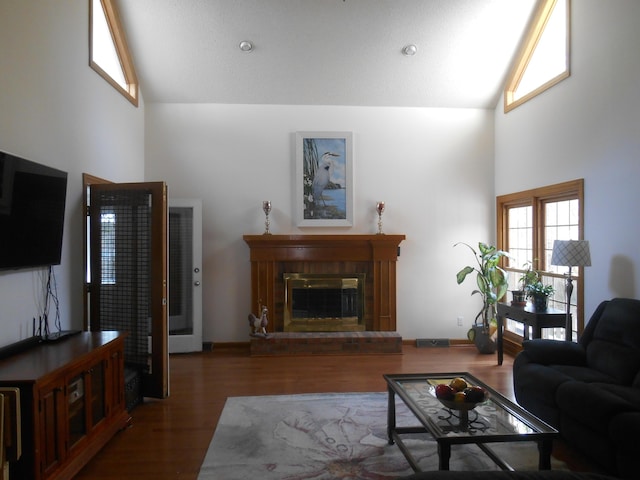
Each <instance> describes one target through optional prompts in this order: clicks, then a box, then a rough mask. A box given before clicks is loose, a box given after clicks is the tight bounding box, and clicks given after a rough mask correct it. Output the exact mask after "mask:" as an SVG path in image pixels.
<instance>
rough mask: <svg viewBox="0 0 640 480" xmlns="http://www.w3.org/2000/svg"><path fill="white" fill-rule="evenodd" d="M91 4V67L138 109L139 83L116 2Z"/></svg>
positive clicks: (92, 0) (99, 0) (96, 0)
mask: <svg viewBox="0 0 640 480" xmlns="http://www.w3.org/2000/svg"><path fill="white" fill-rule="evenodd" d="M89 1H90V5H91V8H90V9H89V10H90V13H89V17H90V18H89V25H90V26H91V28H90V34H89V51H90V59H89V65H91V68H93V69H94V70H95V71H96V72H98V73H99V74H100V75H101V76H102V77H103V78H104V79H105V80H106V81H107V82H109V83H110V84H111V85H112V86H113V87H114V88H115V89H116V90H118V91H119V92H120V93H122V94H123V95H124V96H125V97H126V98H127V99H128V100H129V101H130V102H131V103H133V104H134V105H135V106H138V79H137V77H136V73H135V69H134V68H133V61H132V60H131V55H130V53H129V48H128V46H127V41H126V38H125V35H124V30H123V28H122V25H121V23H120V18H119V16H118V12H117V10H116V6H115V2H114V0H89Z"/></svg>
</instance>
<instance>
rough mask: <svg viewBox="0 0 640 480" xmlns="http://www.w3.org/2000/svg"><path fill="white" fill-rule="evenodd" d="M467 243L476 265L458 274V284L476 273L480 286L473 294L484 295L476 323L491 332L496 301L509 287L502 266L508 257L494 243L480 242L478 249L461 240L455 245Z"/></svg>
mask: <svg viewBox="0 0 640 480" xmlns="http://www.w3.org/2000/svg"><path fill="white" fill-rule="evenodd" d="M458 245H465V246H466V247H467V248H469V250H471V252H472V253H473V255H474V257H475V260H476V263H477V265H476V266H471V265H467V266H466V267H464V268H463V269H462V270H460V271H459V272H458V273H457V274H456V280H457V282H458V285H460V284H461V283H462V282H464V281H465V279H466V278H467V276H468V275H470V274H473V273H475V274H476V284H477V286H478V288H477V289H476V290H473V291H472V292H471V295H476V294H478V295H480V296H481V297H482V309H481V310H480V312H478V315H476V318H475V320H474V325H480V324H481V325H482V329H483V331H485V332H489V329H490V326H491V324H492V323H495V317H496V303H498V300H500V298H502V297H503V296H504V295H505V293H506V292H507V289H508V288H509V284H508V277H507V274H506V272H505V271H504V270H503V269H502V268H501V267H500V260H501V259H502V257H508V256H509V254H508V253H507V252H505V251H502V250H498V249H497V248H496V247H494V246H492V245H487V244H486V243H482V242H479V243H478V251H476V250H475V249H474V248H473V247H471V245H469V244H467V243H464V242H459V243H456V244H455V245H454V247H456V246H458Z"/></svg>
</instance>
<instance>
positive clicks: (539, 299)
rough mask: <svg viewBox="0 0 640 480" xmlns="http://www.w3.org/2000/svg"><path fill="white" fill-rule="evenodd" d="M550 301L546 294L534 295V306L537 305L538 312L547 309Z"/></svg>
mask: <svg viewBox="0 0 640 480" xmlns="http://www.w3.org/2000/svg"><path fill="white" fill-rule="evenodd" d="M548 302H549V297H546V296H534V297H533V306H534V307H535V309H536V311H537V312H544V311H545V310H546V309H547V304H548Z"/></svg>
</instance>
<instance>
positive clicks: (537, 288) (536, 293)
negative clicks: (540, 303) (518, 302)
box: [525, 280, 555, 297]
mask: <svg viewBox="0 0 640 480" xmlns="http://www.w3.org/2000/svg"><path fill="white" fill-rule="evenodd" d="M525 292H527V296H528V297H550V296H551V295H553V292H555V289H554V288H553V285H545V284H544V283H542V281H540V280H538V281H537V282H535V283H530V284H528V285H526V286H525Z"/></svg>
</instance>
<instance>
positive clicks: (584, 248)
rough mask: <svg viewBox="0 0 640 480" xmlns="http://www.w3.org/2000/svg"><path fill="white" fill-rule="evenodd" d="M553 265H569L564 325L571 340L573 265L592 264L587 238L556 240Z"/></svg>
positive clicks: (552, 255)
mask: <svg viewBox="0 0 640 480" xmlns="http://www.w3.org/2000/svg"><path fill="white" fill-rule="evenodd" d="M551 265H557V266H562V267H569V274H568V275H567V280H566V288H565V292H566V296H567V319H566V322H565V327H564V338H565V340H566V341H568V342H570V341H571V340H572V333H571V332H572V329H573V325H572V324H571V294H572V293H573V280H572V278H571V267H589V266H591V254H590V253H589V242H588V241H587V240H554V242H553V252H552V253H551Z"/></svg>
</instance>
